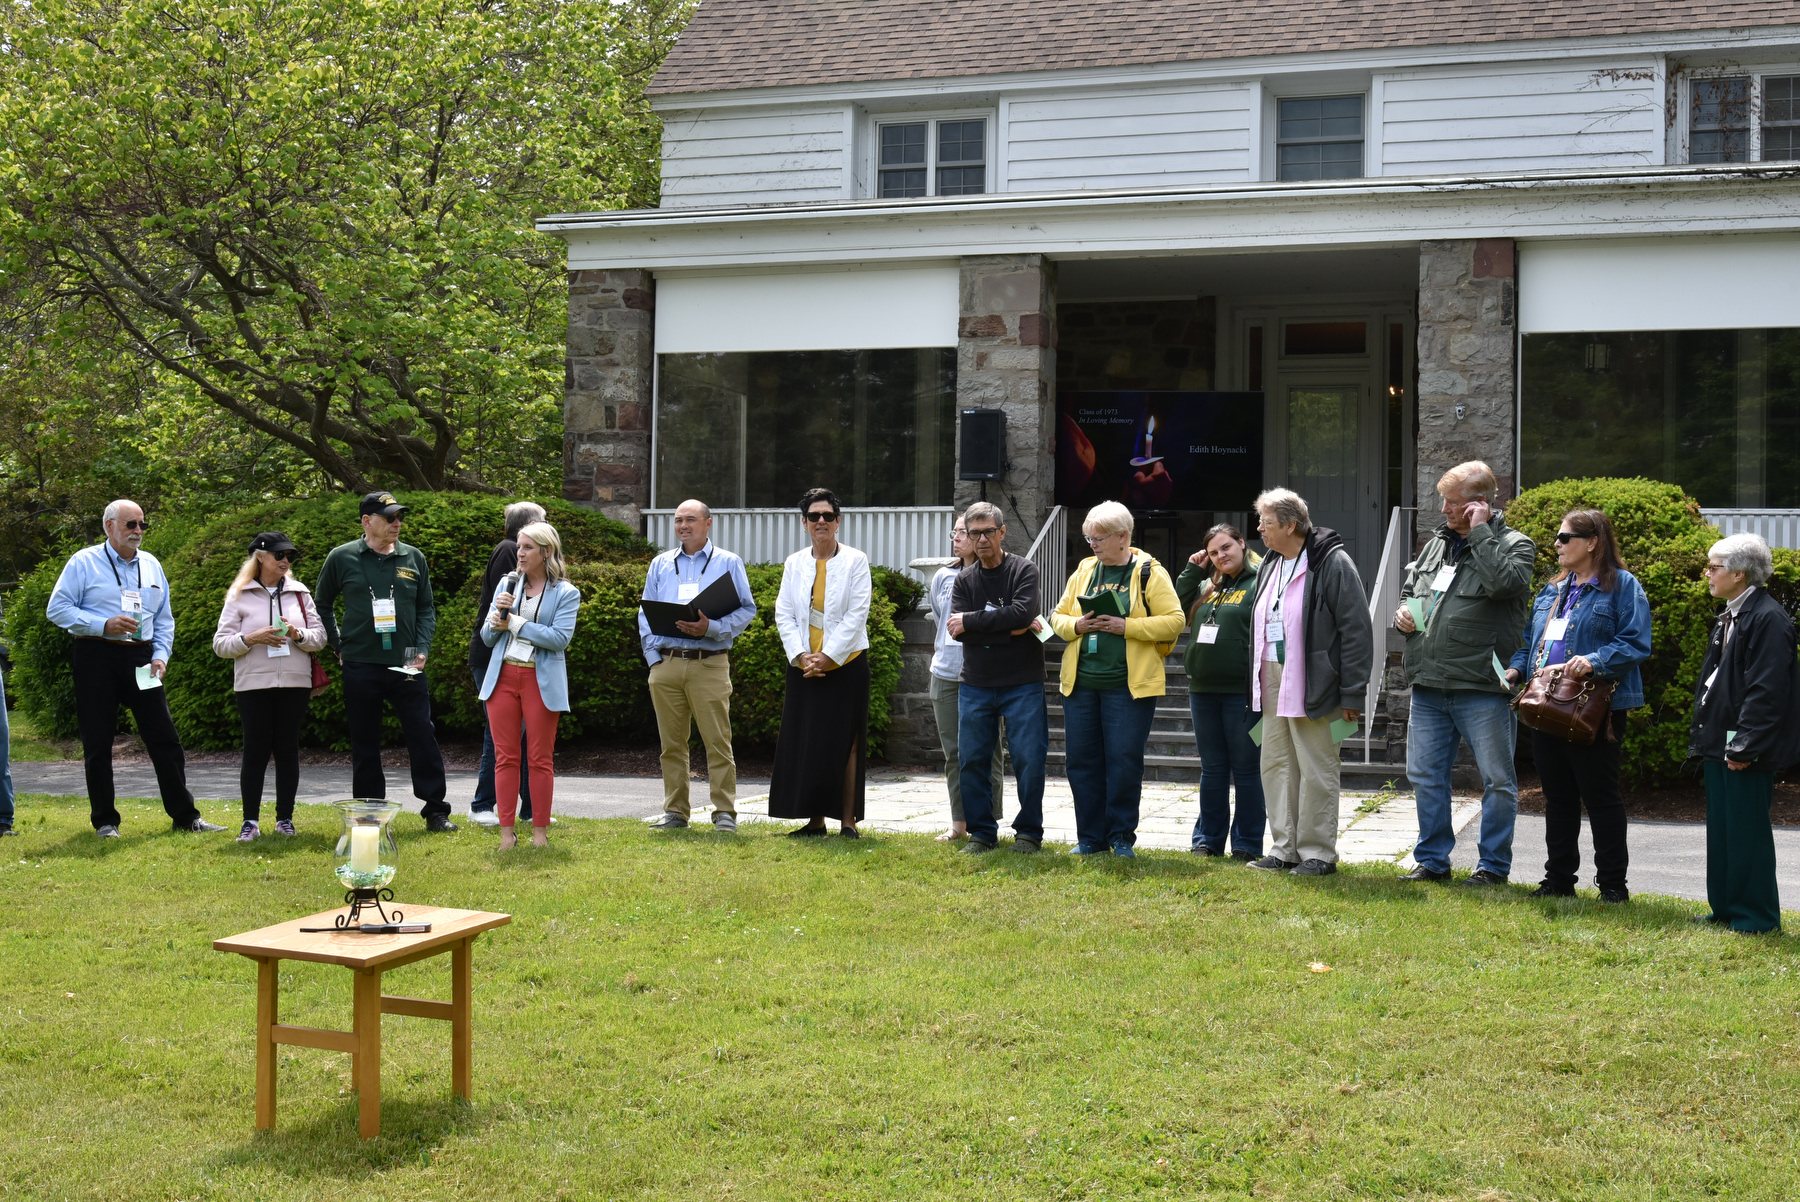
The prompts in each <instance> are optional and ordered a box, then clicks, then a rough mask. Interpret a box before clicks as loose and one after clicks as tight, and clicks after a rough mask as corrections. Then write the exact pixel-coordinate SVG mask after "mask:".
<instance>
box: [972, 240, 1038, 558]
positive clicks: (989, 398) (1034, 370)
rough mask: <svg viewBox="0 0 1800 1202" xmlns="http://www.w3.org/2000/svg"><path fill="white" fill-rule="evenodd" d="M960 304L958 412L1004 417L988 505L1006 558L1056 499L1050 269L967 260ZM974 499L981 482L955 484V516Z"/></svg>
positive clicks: (1015, 259) (1024, 545)
mask: <svg viewBox="0 0 1800 1202" xmlns="http://www.w3.org/2000/svg"><path fill="white" fill-rule="evenodd" d="M961 299H962V314H961V319H960V321H959V324H958V326H957V343H956V407H957V409H958V410H959V411H960V410H963V409H1000V410H1002V411H1004V412H1005V414H1006V458H1007V461H1008V462H1007V468H1006V474H1005V478H1004V479H1001V480H998V481H991V482H989V484H988V486H987V499H988V500H990V501H992V502H994V503H995V504H996V505H999V506H1000V508H1001V510H1002V511H1003V512H1004V513H1005V514H1006V526H1007V530H1006V534H1007V539H1006V548H1007V550H1009V551H1016V552H1018V553H1020V554H1024V553H1025V552H1026V551H1028V550H1030V549H1031V543H1032V541H1033V540H1034V539H1035V538H1036V537H1037V534H1038V530H1039V528H1040V527H1041V526H1042V524H1043V520H1044V515H1045V514H1047V513H1049V511H1050V506H1051V504H1052V497H1053V496H1054V494H1055V492H1056V345H1055V343H1056V266H1055V264H1053V263H1049V262H1046V261H1045V259H1044V256H1043V255H971V256H969V257H967V258H965V259H963V261H962V288H961ZM958 450H959V453H960V440H959V446H958ZM980 497H981V483H980V482H979V481H964V480H958V481H957V482H956V492H955V498H956V505H957V507H958V508H961V507H962V506H965V505H967V504H968V503H969V502H971V501H975V500H979V499H980Z"/></svg>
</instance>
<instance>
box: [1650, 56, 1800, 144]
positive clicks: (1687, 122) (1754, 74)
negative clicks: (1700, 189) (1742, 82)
mask: <svg viewBox="0 0 1800 1202" xmlns="http://www.w3.org/2000/svg"><path fill="white" fill-rule="evenodd" d="M1797 75H1800V63H1778V64H1748V63H1733V64H1730V65H1728V66H1718V67H1698V68H1693V69H1690V70H1687V71H1683V72H1682V73H1681V76H1680V78H1679V79H1677V80H1676V86H1675V103H1676V113H1677V120H1676V121H1675V122H1674V125H1675V161H1676V162H1678V163H1681V164H1684V165H1690V166H1699V167H1730V166H1733V164H1731V163H1695V162H1694V145H1693V133H1694V126H1693V120H1694V82H1695V81H1696V80H1702V79H1705V80H1711V79H1744V78H1748V79H1749V80H1750V114H1749V116H1750V143H1749V157H1748V158H1747V159H1746V160H1745V162H1749V163H1760V162H1763V161H1764V160H1763V88H1764V81H1765V80H1767V79H1769V78H1771V77H1775V78H1787V77H1789V76H1797ZM1775 161H1777V162H1800V160H1795V159H1778V160H1775Z"/></svg>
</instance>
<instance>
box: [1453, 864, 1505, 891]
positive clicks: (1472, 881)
mask: <svg viewBox="0 0 1800 1202" xmlns="http://www.w3.org/2000/svg"><path fill="white" fill-rule="evenodd" d="M1444 875H1445V876H1448V875H1450V874H1449V873H1445V874H1444ZM1463 884H1465V885H1468V886H1471V887H1473V888H1476V889H1489V888H1492V887H1493V886H1495V885H1504V884H1506V878H1505V877H1503V876H1501V875H1500V874H1499V873H1497V872H1491V871H1489V870H1488V869H1486V868H1478V869H1476V870H1475V871H1474V872H1471V873H1470V874H1469V879H1468V880H1466V881H1464V882H1463Z"/></svg>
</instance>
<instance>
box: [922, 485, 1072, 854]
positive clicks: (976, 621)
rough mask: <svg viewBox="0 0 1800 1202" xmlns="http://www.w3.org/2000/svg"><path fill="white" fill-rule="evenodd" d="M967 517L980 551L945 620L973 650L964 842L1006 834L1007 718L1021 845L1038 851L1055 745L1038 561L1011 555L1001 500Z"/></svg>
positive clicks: (962, 731)
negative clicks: (996, 774) (1001, 785)
mask: <svg viewBox="0 0 1800 1202" xmlns="http://www.w3.org/2000/svg"><path fill="white" fill-rule="evenodd" d="M963 524H964V527H965V528H966V529H967V530H968V535H969V541H970V542H971V543H973V544H974V547H975V557H976V558H975V562H974V563H972V564H970V565H969V566H968V567H966V568H964V569H963V570H962V571H961V572H958V573H957V575H956V584H955V585H954V586H953V587H952V588H951V590H950V619H949V621H948V622H946V623H945V629H946V630H948V631H949V632H950V637H951V638H953V639H955V640H957V641H958V642H959V643H961V644H962V649H963V667H962V682H961V685H960V687H959V688H958V690H957V741H958V743H959V744H960V748H959V750H960V752H961V756H960V758H961V760H962V791H963V816H964V818H966V819H967V821H968V824H969V842H968V845H967V846H965V847H964V848H963V850H964V851H966V852H969V853H971V854H975V855H979V854H981V853H982V852H988V851H992V850H994V847H995V845H996V844H997V843H998V842H999V821H998V819H997V818H996V817H995V806H994V804H993V803H994V800H995V798H994V797H993V792H994V784H993V781H992V780H990V779H989V777H988V775H987V765H988V764H989V763H991V762H992V761H993V758H994V744H995V743H996V741H997V740H998V739H999V737H1000V734H999V724H1000V720H1001V719H1002V718H1004V719H1005V720H1006V746H1007V750H1008V751H1009V752H1011V753H1012V763H1013V779H1014V781H1015V782H1016V786H1017V788H1018V791H1019V816H1018V817H1017V818H1015V819H1013V836H1014V838H1013V850H1014V851H1020V852H1034V851H1037V850H1039V849H1040V848H1041V847H1042V846H1043V843H1044V760H1045V757H1046V755H1047V753H1048V751H1049V747H1050V720H1049V716H1048V714H1047V713H1046V711H1045V709H1044V646H1043V644H1042V643H1041V642H1040V641H1039V640H1038V637H1037V634H1036V633H1035V631H1036V630H1037V629H1039V628H1040V627H1041V625H1042V619H1041V618H1040V617H1039V616H1038V598H1039V596H1040V595H1041V590H1040V584H1039V581H1038V570H1037V565H1036V564H1034V563H1032V562H1031V561H1030V560H1029V559H1026V558H1024V557H1023V556H1019V555H1009V554H1007V552H1006V550H1005V549H1004V545H1003V544H1004V543H1005V541H1006V524H1005V522H1004V521H1003V520H1002V519H1001V516H1000V508H999V506H997V505H991V504H989V503H988V502H986V501H977V502H976V503H975V504H973V505H971V506H969V508H968V511H967V512H965V513H964V514H963ZM977 778H979V779H977Z"/></svg>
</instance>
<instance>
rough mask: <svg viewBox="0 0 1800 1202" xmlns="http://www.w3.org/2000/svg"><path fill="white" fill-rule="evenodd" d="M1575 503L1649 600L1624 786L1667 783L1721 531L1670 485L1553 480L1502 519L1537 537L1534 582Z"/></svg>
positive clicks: (1708, 617) (1546, 574) (1707, 619)
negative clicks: (1602, 526) (1712, 552)
mask: <svg viewBox="0 0 1800 1202" xmlns="http://www.w3.org/2000/svg"><path fill="white" fill-rule="evenodd" d="M1572 509H1598V510H1601V511H1602V512H1604V513H1605V514H1606V515H1607V517H1608V518H1610V519H1611V520H1612V524H1613V529H1614V531H1615V532H1616V533H1617V534H1618V538H1619V553H1620V555H1621V556H1622V557H1623V559H1624V560H1625V566H1626V567H1627V568H1629V569H1630V570H1631V573H1632V575H1634V576H1636V577H1637V578H1638V581H1639V582H1640V583H1641V584H1642V585H1643V586H1644V593H1645V595H1646V596H1648V597H1649V599H1650V642H1651V653H1650V660H1649V662H1648V663H1646V664H1645V665H1644V666H1643V669H1642V671H1643V676H1644V702H1645V704H1644V707H1643V708H1642V709H1638V710H1633V711H1632V713H1631V717H1630V719H1629V723H1628V725H1627V727H1626V733H1625V748H1624V758H1623V761H1622V765H1621V776H1622V778H1623V780H1624V781H1625V783H1626V784H1627V785H1628V786H1630V787H1638V788H1641V787H1645V786H1650V785H1655V784H1658V783H1662V782H1666V781H1667V780H1669V779H1670V778H1672V777H1673V776H1674V775H1675V774H1676V772H1677V770H1678V769H1679V768H1680V767H1681V763H1682V761H1683V760H1684V759H1685V758H1686V757H1687V744H1688V718H1689V715H1690V714H1691V712H1692V710H1693V704H1694V680H1695V678H1696V677H1697V676H1698V675H1699V671H1700V661H1701V660H1702V659H1703V658H1704V657H1705V655H1706V640H1707V637H1708V634H1709V632H1710V630H1711V623H1712V617H1713V614H1714V613H1715V612H1717V610H1718V607H1719V606H1718V602H1717V601H1715V600H1713V598H1712V597H1711V596H1710V595H1709V594H1708V592H1707V589H1706V581H1705V578H1704V577H1703V576H1702V574H1701V569H1702V568H1703V567H1705V566H1706V549H1707V548H1708V547H1710V546H1711V545H1712V544H1713V543H1714V542H1715V541H1716V540H1717V539H1718V537H1719V532H1718V530H1717V529H1716V528H1715V527H1714V526H1712V525H1711V524H1709V523H1708V522H1707V521H1706V519H1705V518H1704V517H1702V516H1701V514H1700V505H1699V503H1698V502H1697V501H1695V500H1694V498H1692V497H1690V496H1689V495H1688V494H1687V493H1685V492H1683V491H1682V490H1681V488H1680V487H1678V486H1676V485H1673V484H1664V483H1662V482H1661V481H1657V480H1642V479H1629V480H1622V479H1604V478H1602V479H1592V480H1556V481H1552V482H1551V483H1549V484H1544V485H1540V486H1539V487H1537V488H1533V489H1530V490H1528V491H1527V492H1524V493H1521V494H1520V495H1519V497H1518V499H1517V500H1515V501H1514V502H1513V503H1512V504H1511V505H1510V506H1508V507H1507V510H1506V520H1507V521H1508V523H1510V524H1511V525H1512V526H1513V527H1514V528H1515V529H1518V530H1522V531H1524V532H1525V533H1526V534H1528V535H1530V536H1531V538H1532V539H1533V540H1534V541H1535V542H1536V543H1537V571H1536V573H1535V581H1534V583H1535V584H1536V585H1537V586H1540V587H1541V586H1542V585H1543V583H1544V582H1545V581H1547V580H1549V579H1550V578H1551V577H1552V576H1554V575H1556V573H1557V570H1558V569H1557V566H1556V542H1555V538H1556V531H1557V529H1558V528H1559V527H1560V526H1561V524H1562V518H1563V515H1564V514H1566V513H1568V512H1569V511H1570V510H1572ZM1777 554H1778V556H1779V555H1780V554H1781V553H1779V552H1778V553H1777ZM1777 562H1778V563H1779V562H1783V561H1782V560H1781V559H1778V561H1777ZM1785 562H1786V563H1787V564H1788V565H1789V571H1790V578H1791V579H1792V580H1793V581H1794V582H1795V584H1796V589H1797V591H1800V562H1796V561H1795V560H1794V559H1793V558H1792V557H1791V556H1789V557H1787V559H1786V561H1785Z"/></svg>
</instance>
